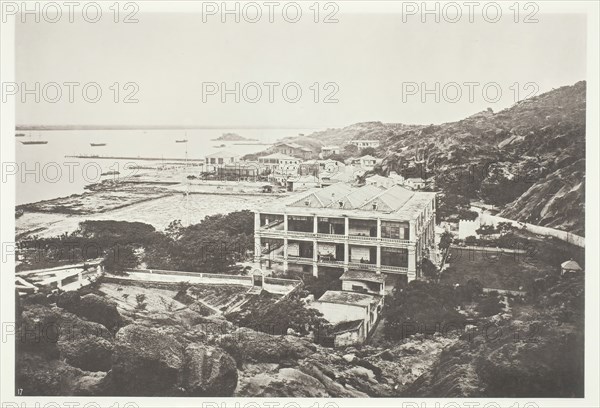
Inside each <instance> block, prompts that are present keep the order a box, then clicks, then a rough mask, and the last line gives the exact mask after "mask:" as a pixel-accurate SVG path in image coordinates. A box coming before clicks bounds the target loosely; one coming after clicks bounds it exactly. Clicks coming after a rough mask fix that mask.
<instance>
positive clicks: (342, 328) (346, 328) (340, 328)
mask: <svg viewBox="0 0 600 408" xmlns="http://www.w3.org/2000/svg"><path fill="white" fill-rule="evenodd" d="M363 323H364V320H362V319H361V320H350V321H347V322H340V323H338V324H336V325H335V326H333V327H332V328H331V334H334V335H335V334H343V333H347V332H350V331H355V330H358V329H360V328H361V326H362V325H363Z"/></svg>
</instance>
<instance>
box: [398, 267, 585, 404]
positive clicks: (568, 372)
mask: <svg viewBox="0 0 600 408" xmlns="http://www.w3.org/2000/svg"><path fill="white" fill-rule="evenodd" d="M540 281H541V282H539V284H540V288H541V290H542V293H540V294H539V295H538V296H537V299H534V300H533V301H532V302H531V303H530V304H520V303H519V302H511V307H510V309H509V312H508V313H507V314H505V315H502V316H500V318H497V319H493V320H492V321H490V324H489V326H486V327H479V328H478V329H477V330H473V331H469V332H466V333H465V334H464V335H463V336H462V337H461V339H460V341H458V342H456V343H454V344H453V345H451V346H449V347H447V348H446V349H444V351H443V352H442V353H441V355H440V358H439V359H438V361H437V362H436V363H435V364H434V365H433V367H432V369H431V370H430V371H428V372H427V373H425V374H424V375H422V376H421V377H419V378H418V379H417V380H416V381H415V382H413V383H412V384H411V385H410V386H408V387H407V388H406V389H405V390H403V391H402V392H401V396H403V397H432V396H435V397H445V398H468V397H482V398H491V397H504V398H508V397H545V398H548V397H555V398H573V397H579V398H581V397H583V394H584V327H583V326H584V277H583V275H579V276H577V277H572V278H567V279H564V278H563V279H561V280H558V281H557V280H556V277H550V276H547V277H546V278H545V279H541V280H540ZM544 287H547V288H548V289H543V288H544Z"/></svg>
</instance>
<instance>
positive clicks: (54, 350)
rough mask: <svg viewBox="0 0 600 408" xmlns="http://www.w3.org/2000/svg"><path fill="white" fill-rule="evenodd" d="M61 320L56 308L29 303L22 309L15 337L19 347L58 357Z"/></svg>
mask: <svg viewBox="0 0 600 408" xmlns="http://www.w3.org/2000/svg"><path fill="white" fill-rule="evenodd" d="M60 320H61V314H60V313H59V312H58V311H57V310H55V309H51V308H48V307H46V306H42V305H27V306H26V307H25V308H24V309H23V311H22V314H21V320H20V326H19V329H18V331H17V337H16V339H15V342H16V345H17V348H18V349H20V350H24V351H33V352H37V353H42V354H44V355H45V356H47V357H49V358H57V357H58V354H59V352H58V347H57V342H58V338H59V333H60Z"/></svg>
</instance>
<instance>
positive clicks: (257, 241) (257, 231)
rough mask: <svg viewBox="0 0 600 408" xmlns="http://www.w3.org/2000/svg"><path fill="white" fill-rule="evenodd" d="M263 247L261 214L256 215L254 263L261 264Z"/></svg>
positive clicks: (256, 213)
mask: <svg viewBox="0 0 600 408" xmlns="http://www.w3.org/2000/svg"><path fill="white" fill-rule="evenodd" d="M261 252H262V245H261V242H260V213H259V212H255V213H254V262H255V263H260V259H261Z"/></svg>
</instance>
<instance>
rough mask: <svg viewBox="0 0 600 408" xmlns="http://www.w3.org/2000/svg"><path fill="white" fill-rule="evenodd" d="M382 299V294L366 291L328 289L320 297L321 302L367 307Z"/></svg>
mask: <svg viewBox="0 0 600 408" xmlns="http://www.w3.org/2000/svg"><path fill="white" fill-rule="evenodd" d="M380 299H381V296H378V295H367V294H364V293H358V292H347V291H341V290H328V291H327V292H325V293H324V294H323V296H321V297H320V298H319V302H322V303H337V304H341V305H351V306H361V307H367V306H369V305H370V304H371V303H377V302H378V301H379V300H380Z"/></svg>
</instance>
